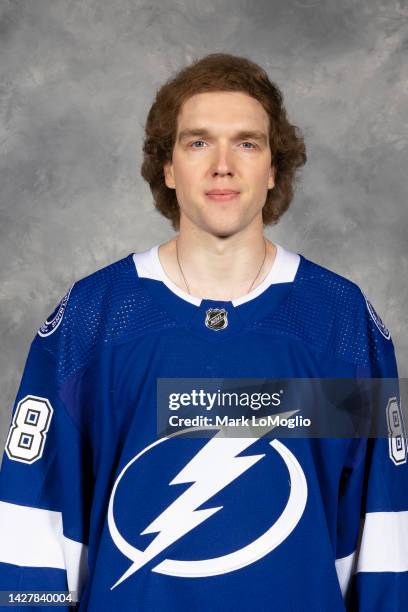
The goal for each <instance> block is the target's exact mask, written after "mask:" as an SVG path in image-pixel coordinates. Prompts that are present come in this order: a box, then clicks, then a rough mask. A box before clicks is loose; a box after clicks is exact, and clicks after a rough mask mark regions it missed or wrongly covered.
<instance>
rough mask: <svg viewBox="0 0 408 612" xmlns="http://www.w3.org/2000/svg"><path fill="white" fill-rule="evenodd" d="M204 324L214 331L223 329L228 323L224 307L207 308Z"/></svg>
mask: <svg viewBox="0 0 408 612" xmlns="http://www.w3.org/2000/svg"><path fill="white" fill-rule="evenodd" d="M205 324H206V326H207V327H208V328H209V329H213V330H214V331H219V330H220V329H225V328H226V327H227V325H228V313H227V311H226V310H225V308H209V309H208V310H207V311H206V314H205Z"/></svg>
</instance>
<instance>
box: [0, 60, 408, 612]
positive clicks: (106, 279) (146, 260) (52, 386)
mask: <svg viewBox="0 0 408 612" xmlns="http://www.w3.org/2000/svg"><path fill="white" fill-rule="evenodd" d="M305 161H306V153H305V145H304V141H303V138H302V135H301V133H300V131H299V130H298V129H297V128H296V127H294V126H293V125H292V124H291V123H290V122H289V120H288V118H287V114H286V111H285V108H284V105H283V98H282V95H281V92H280V91H279V89H278V87H277V86H276V85H275V84H273V83H272V82H271V81H270V80H269V78H268V76H267V74H266V73H265V71H264V70H262V69H261V68H260V67H259V66H257V65H256V64H254V63H253V62H251V61H249V60H247V59H245V58H240V57H235V56H231V55H226V54H213V55H209V56H207V57H205V58H203V59H202V60H200V61H197V62H195V63H193V64H192V65H190V66H187V67H186V68H185V69H183V70H182V71H180V72H179V73H178V74H177V75H176V76H175V77H174V78H172V79H171V80H169V81H168V82H167V83H165V84H164V85H163V86H162V87H161V88H160V90H159V91H158V93H157V96H156V99H155V101H154V103H153V105H152V107H151V109H150V112H149V115H148V118H147V124H146V138H145V143H144V161H143V166H142V175H143V177H144V178H145V179H146V181H147V182H148V183H149V186H150V188H151V191H152V194H153V197H154V202H155V206H156V207H157V209H158V211H159V212H160V213H161V214H163V215H164V216H165V217H166V218H168V219H169V220H170V222H171V224H172V227H173V229H174V230H175V232H176V234H175V236H174V238H172V239H171V240H169V241H168V242H166V243H164V244H160V245H155V246H153V247H151V248H149V249H148V250H147V251H143V252H136V253H131V254H130V255H128V256H127V257H125V258H123V259H121V260H120V261H117V262H115V263H113V264H111V265H109V266H107V267H105V268H103V269H101V270H99V271H97V272H95V273H93V274H91V275H90V276H88V277H86V278H83V279H81V280H79V281H77V282H76V283H74V285H73V286H72V287H71V289H70V290H69V291H68V292H67V293H66V295H65V296H64V298H63V299H62V300H61V302H60V303H59V304H58V306H57V308H56V309H55V311H54V313H53V314H52V315H51V316H49V317H48V318H47V320H46V321H45V323H44V324H43V325H42V326H41V328H40V329H39V331H38V333H37V335H36V336H35V338H34V340H33V342H32V345H31V348H30V352H29V355H28V359H27V363H26V366H25V370H24V375H23V378H22V381H21V385H20V388H19V391H18V394H17V398H16V401H15V405H14V410H13V415H12V419H11V424H10V430H9V433H8V437H7V443H6V449H5V453H4V457H3V463H2V468H1V472H0V590H3V591H7V592H24V593H27V592H31V593H37V594H39V592H47V594H48V596H49V595H50V592H52V591H60V592H64V591H65V592H66V591H68V590H71V591H75V592H77V593H78V596H79V604H77V608H78V609H79V610H83V611H85V610H87V611H90V612H104V611H107V612H108V611H109V612H110V611H113V610H121V612H126V611H127V610H129V611H130V610H138V611H140V612H142V611H146V612H167V611H169V612H170V611H172V612H173V611H174V612H176V611H177V612H181V611H182V612H184V611H191V610H195V611H196V612H201V611H208V610H211V611H213V610H214V611H215V610H223V611H224V612H229V611H231V612H232V611H234V612H244V611H245V612H248V611H249V610H251V611H252V610H253V611H254V612H266V611H270V610H276V611H279V612H292V611H297V612H300V611H302V612H303V611H305V612H306V611H307V612H311V611H313V612H327V611H329V610H330V611H331V612H340V611H344V610H353V611H354V610H355V611H359V612H398V611H399V612H402V611H403V610H406V609H407V604H406V602H407V601H408V469H407V462H406V454H407V449H406V439H405V432H404V429H403V421H402V414H401V406H400V400H399V396H398V394H396V395H395V396H393V395H390V397H386V398H384V405H383V408H382V410H383V412H382V415H383V416H382V418H383V419H384V422H385V421H386V419H387V418H390V416H392V422H393V424H394V425H393V426H394V430H395V431H394V434H395V435H394V437H393V438H392V439H386V438H383V437H379V438H367V437H360V438H354V439H347V438H338V439H334V438H314V439H312V438H310V439H308V438H307V437H305V436H304V437H296V436H295V437H291V438H285V439H283V438H282V439H278V438H274V437H273V436H261V435H259V436H254V437H252V438H251V437H244V436H242V437H239V436H238V437H234V436H233V437H231V438H222V437H220V435H219V430H218V429H217V428H215V429H214V430H213V432H212V433H211V432H210V435H207V436H206V437H194V436H188V435H187V433H188V432H185V431H179V432H176V433H174V434H170V435H167V436H160V435H159V434H158V431H157V413H156V407H157V402H158V399H159V398H158V388H159V387H158V383H159V382H160V380H164V379H166V380H170V381H171V380H173V381H174V385H175V386H177V381H179V380H181V379H184V380H188V379H194V380H195V381H200V380H203V379H214V378H215V379H245V378H248V379H253V378H255V379H290V378H300V379H326V378H327V379H330V378H347V379H359V378H367V379H369V378H396V377H397V369H396V362H395V355H394V349H393V343H392V340H391V337H390V333H389V331H388V330H387V328H386V327H385V325H384V324H383V323H382V321H381V319H380V318H379V316H378V315H377V314H376V312H375V310H374V308H373V307H372V305H371V304H370V302H369V301H368V299H366V297H365V296H364V294H363V293H362V291H361V290H360V288H359V287H358V286H356V285H355V284H354V283H353V282H351V281H349V280H347V279H345V278H343V277H341V276H339V275H337V274H336V273H334V272H331V271H329V270H327V269H325V268H323V267H321V266H319V265H317V264H315V263H312V262H311V261H309V260H308V259H306V258H305V257H303V256H302V255H299V254H297V253H295V252H292V251H289V250H288V249H286V248H284V247H283V246H281V245H278V244H275V243H273V242H271V241H270V240H267V239H266V237H265V236H264V228H265V226H267V225H269V224H273V223H276V222H277V221H278V219H279V218H280V217H281V215H282V214H283V213H284V212H285V210H286V209H287V208H288V206H289V204H290V202H291V200H292V197H293V190H294V184H295V179H296V176H297V171H298V170H299V169H300V168H301V166H302V165H303V164H304V163H305ZM328 206H329V205H328ZM207 414H208V413H207ZM397 430H398V431H397ZM207 434H208V432H207ZM397 434H399V435H397ZM397 439H398V444H396V443H395V442H394V441H395V440H397ZM16 601H17V602H18V600H16ZM20 601H21V600H20ZM40 601H41V600H40ZM48 601H50V600H48ZM45 604H46V600H45V599H44V609H46V608H45ZM24 607H25V608H26V606H24ZM36 609H39V608H36Z"/></svg>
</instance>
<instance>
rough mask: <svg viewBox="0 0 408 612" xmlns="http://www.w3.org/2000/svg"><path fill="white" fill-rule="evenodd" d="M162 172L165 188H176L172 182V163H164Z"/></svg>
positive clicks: (173, 181)
mask: <svg viewBox="0 0 408 612" xmlns="http://www.w3.org/2000/svg"><path fill="white" fill-rule="evenodd" d="M163 172H164V182H165V183H166V187H168V188H169V189H175V188H176V182H175V180H174V172H173V163H172V162H166V163H165V164H164V166H163Z"/></svg>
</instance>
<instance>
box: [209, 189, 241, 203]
mask: <svg viewBox="0 0 408 612" xmlns="http://www.w3.org/2000/svg"><path fill="white" fill-rule="evenodd" d="M205 195H206V196H207V198H209V199H210V200H212V201H214V202H227V201H229V200H234V199H235V198H237V197H238V196H239V191H234V190H233V189H211V191H207V192H206V194H205Z"/></svg>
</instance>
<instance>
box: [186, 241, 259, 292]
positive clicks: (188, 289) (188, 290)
mask: <svg viewBox="0 0 408 612" xmlns="http://www.w3.org/2000/svg"><path fill="white" fill-rule="evenodd" d="M264 245H265V253H264V258H263V260H262V263H261V267H260V268H259V270H258V272H257V274H256V276H255V278H254V280H253V281H252V283H251V285H250V287H249V289H248V291H247V293H249V292H250V291H251V289H252V287H253V285H254V283H255V281H256V279H257V278H258V276H259V274H260V272H261V270H262V268H263V265H264V263H265V259H266V253H267V246H266V239H265V237H264ZM176 256H177V263H178V267H179V269H180V272H181V275H182V277H183V280H184V284H185V285H186V287H187V292H188V293H189V295H191V292H190V287H189V286H188V282H187V279H186V277H185V275H184V272H183V268H182V267H181V264H180V259H179V254H178V239H177V238H176Z"/></svg>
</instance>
